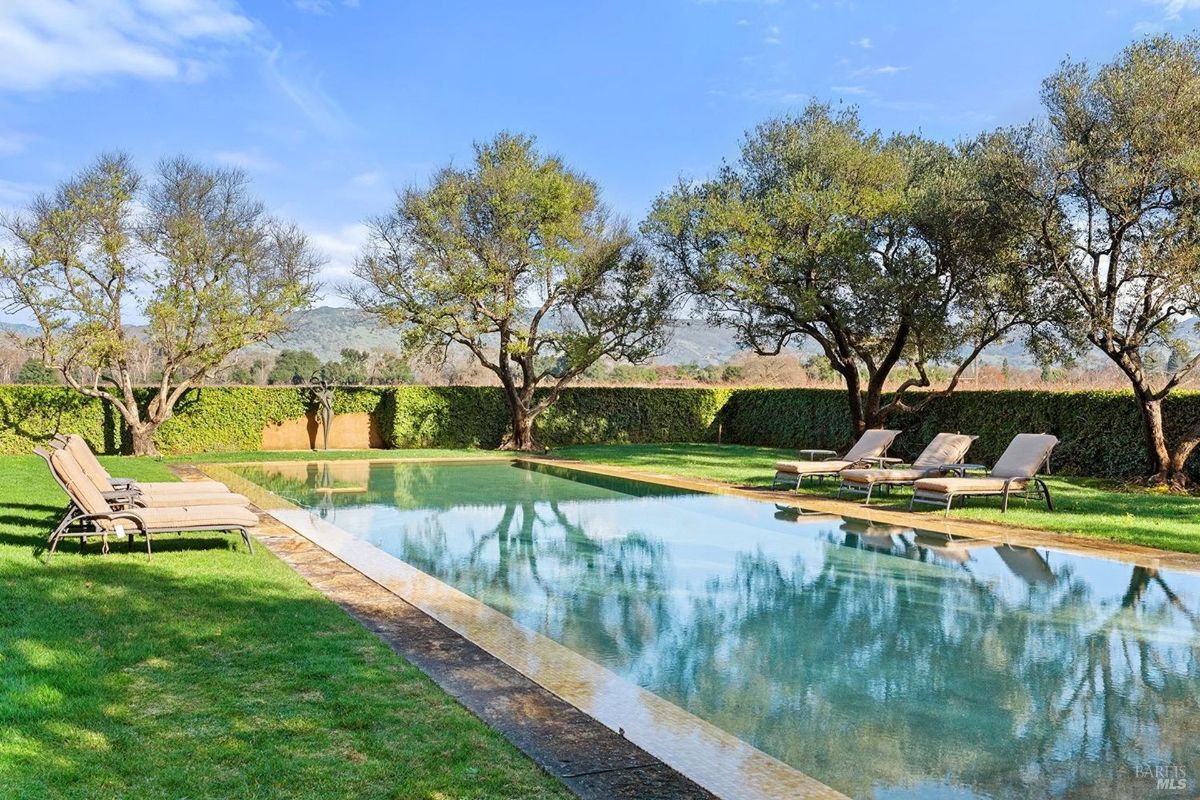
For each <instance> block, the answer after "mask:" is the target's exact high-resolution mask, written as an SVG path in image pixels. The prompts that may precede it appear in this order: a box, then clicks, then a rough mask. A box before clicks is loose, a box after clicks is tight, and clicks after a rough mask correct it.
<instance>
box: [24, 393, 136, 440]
mask: <svg viewBox="0 0 1200 800" xmlns="http://www.w3.org/2000/svg"><path fill="white" fill-rule="evenodd" d="M106 405H107V404H106V403H103V402H102V401H100V400H97V399H95V398H92V397H84V396H83V395H81V394H79V393H78V392H76V391H75V390H73V389H68V388H66V387H64V386H0V453H28V452H29V451H30V449H32V448H33V447H35V446H36V445H37V444H39V443H41V442H44V441H46V440H47V439H49V438H50V437H52V436H53V435H54V434H56V433H59V432H61V431H70V432H72V433H78V434H80V435H81V436H83V437H84V438H86V439H87V440H88V442H89V443H90V444H91V445H92V447H93V448H94V449H96V450H99V451H101V452H114V451H116V450H118V449H119V448H120V445H121V432H120V427H119V426H118V425H117V424H116V419H115V417H114V415H113V414H112V411H111V410H110V409H106V408H105V406H106Z"/></svg>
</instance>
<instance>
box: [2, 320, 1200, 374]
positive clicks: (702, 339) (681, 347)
mask: <svg viewBox="0 0 1200 800" xmlns="http://www.w3.org/2000/svg"><path fill="white" fill-rule="evenodd" d="M291 325H292V331H291V332H290V333H287V334H285V335H283V336H281V337H278V338H276V339H273V340H271V341H270V342H267V343H264V344H261V345H255V346H253V347H249V348H246V351H245V352H246V353H247V354H251V355H253V354H260V353H261V354H264V355H265V354H267V353H278V352H279V351H281V350H309V351H311V352H313V353H315V354H316V355H317V357H318V358H320V359H321V360H322V361H331V360H335V359H337V358H338V356H339V354H340V352H341V351H342V349H343V348H346V347H353V348H355V349H357V350H383V351H389V350H390V351H399V350H400V347H401V342H400V333H399V331H397V330H396V329H394V328H391V327H388V326H386V325H381V324H380V323H379V322H378V321H377V320H376V319H375V318H374V317H372V316H370V315H369V314H367V313H365V312H363V311H360V310H358V309H356V308H334V307H330V306H320V307H317V308H312V309H309V310H307V311H301V312H298V313H296V314H294V315H293V316H292V318H291ZM131 327H132V328H133V329H134V330H135V331H136V330H138V328H137V327H136V326H131ZM1180 327H1181V330H1180V331H1179V335H1180V336H1182V337H1184V338H1185V339H1188V340H1189V341H1190V342H1192V346H1193V347H1200V334H1197V332H1196V330H1195V329H1194V326H1191V325H1184V326H1180ZM0 331H10V332H12V333H15V334H17V335H18V336H32V335H34V334H36V333H37V329H36V328H35V327H33V326H32V325H25V324H22V323H16V322H0ZM799 351H800V352H801V353H808V354H817V353H819V352H820V351H819V349H818V348H817V346H816V345H814V344H812V343H811V342H809V343H805V344H803V345H802V346H801V347H800V348H799ZM740 352H742V348H740V347H739V346H738V344H737V342H736V341H735V339H734V334H733V332H732V331H729V330H726V329H724V328H718V327H715V326H712V325H709V324H708V323H707V322H704V321H703V320H694V319H681V320H677V321H675V322H674V323H673V331H672V337H671V342H670V344H669V345H668V346H667V349H666V351H665V352H664V353H663V354H662V355H661V356H659V357H658V358H656V359H655V360H654V363H655V364H660V365H667V366H676V365H679V364H698V365H700V366H713V365H718V364H725V363H727V362H728V361H729V360H730V359H732V358H734V357H735V356H736V355H738V354H739V353H740ZM1006 360H1007V361H1008V363H1009V366H1010V367H1012V368H1013V369H1018V370H1023V369H1034V368H1036V367H1037V364H1036V363H1035V360H1034V359H1033V357H1032V356H1031V355H1030V354H1029V352H1028V351H1027V350H1025V348H1024V347H1023V346H1021V344H1020V343H1015V342H1009V343H1005V344H1001V345H996V346H993V347H990V348H988V349H987V350H986V351H985V352H984V354H983V356H982V357H981V358H980V365H981V366H999V365H1000V364H1002V363H1003V362H1004V361H1006ZM1085 361H1086V362H1087V363H1089V364H1091V363H1095V364H1097V365H1106V364H1107V361H1106V360H1105V358H1104V356H1103V355H1101V354H1100V353H1098V352H1096V351H1091V352H1089V353H1088V354H1087V356H1086V357H1085Z"/></svg>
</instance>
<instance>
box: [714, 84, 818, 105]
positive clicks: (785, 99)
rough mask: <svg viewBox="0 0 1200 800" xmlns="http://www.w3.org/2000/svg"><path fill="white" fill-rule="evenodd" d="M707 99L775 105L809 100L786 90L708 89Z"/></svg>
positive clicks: (795, 103) (807, 97)
mask: <svg viewBox="0 0 1200 800" xmlns="http://www.w3.org/2000/svg"><path fill="white" fill-rule="evenodd" d="M705 94H707V95H708V96H709V97H721V98H726V99H730V100H741V101H744V102H748V103H763V104H777V105H798V104H800V103H804V102H806V101H807V100H808V99H809V96H808V95H807V94H805V93H804V92H793V91H788V90H786V89H754V88H746V89H741V90H738V91H733V92H730V91H726V90H724V89H709V90H708V91H707V92H705Z"/></svg>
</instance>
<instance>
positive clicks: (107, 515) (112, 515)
mask: <svg viewBox="0 0 1200 800" xmlns="http://www.w3.org/2000/svg"><path fill="white" fill-rule="evenodd" d="M103 519H106V520H108V521H109V522H116V521H117V520H121V519H127V520H129V521H130V522H132V523H133V526H134V527H135V528H137V529H138V530H139V531H143V532H144V531H145V530H146V521H145V520H143V519H142V518H141V517H140V516H138V514H137V512H135V511H129V510H124V511H106V512H103V513H101V514H82V515H80V516H78V517H76V518H75V520H74V521H76V522H90V521H99V520H103Z"/></svg>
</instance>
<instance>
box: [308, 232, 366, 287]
mask: <svg viewBox="0 0 1200 800" xmlns="http://www.w3.org/2000/svg"><path fill="white" fill-rule="evenodd" d="M369 236H370V228H368V227H367V226H366V225H365V224H363V223H361V222H356V223H352V224H350V225H340V226H338V227H336V228H332V229H326V230H320V229H318V230H314V231H312V232H310V233H309V235H308V239H309V241H310V242H311V243H312V245H313V247H315V248H316V249H317V250H318V251H320V252H321V253H323V254H325V256H326V257H327V258H328V259H329V260H328V261H327V262H326V263H325V266H324V268H323V269H322V270H321V275H320V280H321V282H322V283H324V284H325V285H326V287H328V288H331V289H332V288H336V287H337V286H338V285H339V284H344V283H345V282H346V281H349V280H351V279H352V278H353V277H354V276H353V274H352V272H351V269H352V268H353V267H354V260H355V259H356V258H358V255H359V254H360V253H361V252H362V249H363V246H364V245H365V244H366V243H367V239H368V237H369Z"/></svg>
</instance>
